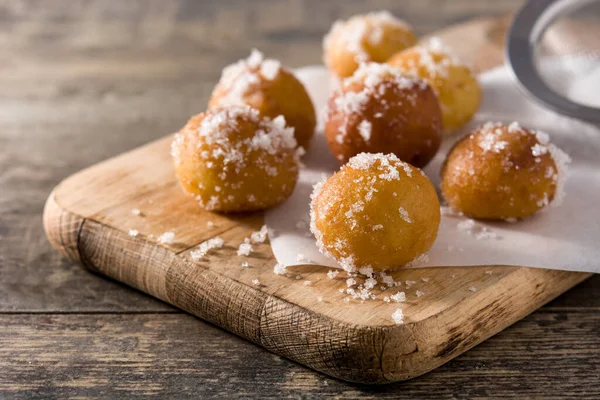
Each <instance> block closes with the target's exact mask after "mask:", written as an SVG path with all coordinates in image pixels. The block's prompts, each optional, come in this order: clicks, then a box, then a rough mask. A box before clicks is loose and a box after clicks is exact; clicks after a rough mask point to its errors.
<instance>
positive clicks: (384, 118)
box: [325, 63, 442, 167]
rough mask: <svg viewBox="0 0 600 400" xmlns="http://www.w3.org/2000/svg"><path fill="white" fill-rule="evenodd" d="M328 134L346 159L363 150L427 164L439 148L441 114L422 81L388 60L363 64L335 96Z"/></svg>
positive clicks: (338, 153)
mask: <svg viewBox="0 0 600 400" xmlns="http://www.w3.org/2000/svg"><path fill="white" fill-rule="evenodd" d="M325 134H326V136H327V143H328V145H329V148H330V150H331V152H332V153H333V155H334V156H336V158H337V159H338V160H339V161H340V162H342V163H344V162H346V161H348V160H349V159H350V158H351V157H353V156H355V155H356V154H359V153H363V152H365V153H379V152H384V153H394V154H395V155H397V156H398V157H399V158H400V159H401V160H402V161H405V162H408V163H410V164H412V165H414V166H416V167H424V166H425V165H426V164H427V163H428V162H429V161H430V160H431V159H432V158H433V156H434V155H435V153H436V152H437V150H438V148H439V146H440V141H441V138H442V114H441V111H440V106H439V103H438V100H437V98H436V96H435V93H434V92H433V91H432V90H431V88H430V87H429V86H428V85H427V83H426V82H425V81H423V80H422V79H420V78H414V77H409V76H405V75H402V74H401V73H399V72H398V71H397V70H396V69H394V68H392V67H390V66H389V65H386V64H376V63H368V64H361V66H360V68H359V69H358V70H356V72H355V73H354V75H352V76H351V77H350V78H346V79H344V81H343V82H342V85H341V87H340V89H338V90H337V91H336V92H334V93H333V94H332V96H331V97H330V99H329V107H328V111H327V117H326V122H325Z"/></svg>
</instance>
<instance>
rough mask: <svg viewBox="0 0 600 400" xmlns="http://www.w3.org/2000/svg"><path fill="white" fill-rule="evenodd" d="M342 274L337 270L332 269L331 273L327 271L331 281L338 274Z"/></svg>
mask: <svg viewBox="0 0 600 400" xmlns="http://www.w3.org/2000/svg"><path fill="white" fill-rule="evenodd" d="M339 273H340V271H338V270H335V269H330V270H329V271H327V277H328V278H329V279H333V278H335V277H336V276H337V275H338V274H339Z"/></svg>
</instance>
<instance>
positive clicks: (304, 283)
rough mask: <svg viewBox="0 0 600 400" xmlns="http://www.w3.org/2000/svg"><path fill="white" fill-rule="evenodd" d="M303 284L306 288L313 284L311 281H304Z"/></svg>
mask: <svg viewBox="0 0 600 400" xmlns="http://www.w3.org/2000/svg"><path fill="white" fill-rule="evenodd" d="M302 284H303V285H304V286H310V285H312V282H311V281H304V282H302Z"/></svg>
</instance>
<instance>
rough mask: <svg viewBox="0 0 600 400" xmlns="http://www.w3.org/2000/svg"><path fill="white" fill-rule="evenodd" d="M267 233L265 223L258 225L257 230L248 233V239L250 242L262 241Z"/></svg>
mask: <svg viewBox="0 0 600 400" xmlns="http://www.w3.org/2000/svg"><path fill="white" fill-rule="evenodd" d="M268 235H269V228H267V226H266V225H263V226H261V227H260V230H259V231H256V232H253V233H252V234H251V235H250V241H251V242H252V243H264V242H265V240H267V236H268Z"/></svg>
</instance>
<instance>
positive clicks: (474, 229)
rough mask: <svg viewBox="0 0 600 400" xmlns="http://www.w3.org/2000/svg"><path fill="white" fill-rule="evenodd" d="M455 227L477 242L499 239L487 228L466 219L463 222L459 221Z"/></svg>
mask: <svg viewBox="0 0 600 400" xmlns="http://www.w3.org/2000/svg"><path fill="white" fill-rule="evenodd" d="M456 227H457V228H458V230H459V231H461V232H465V233H468V234H469V235H471V236H474V237H475V239H477V240H485V239H501V237H500V236H498V234H497V233H496V232H493V231H492V230H490V229H489V228H488V227H485V226H482V225H480V224H478V223H476V222H475V221H474V220H472V219H466V220H464V221H461V222H459V223H458V224H457V225H456Z"/></svg>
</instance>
